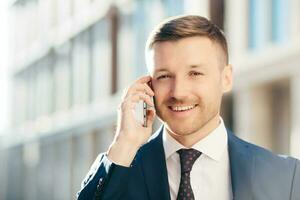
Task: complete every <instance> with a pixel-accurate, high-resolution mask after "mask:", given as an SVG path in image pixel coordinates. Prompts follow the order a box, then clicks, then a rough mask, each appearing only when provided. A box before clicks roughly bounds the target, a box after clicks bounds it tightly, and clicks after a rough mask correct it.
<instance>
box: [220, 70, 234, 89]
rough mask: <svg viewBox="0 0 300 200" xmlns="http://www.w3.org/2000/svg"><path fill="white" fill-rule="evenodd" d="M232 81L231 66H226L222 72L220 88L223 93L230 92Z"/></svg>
mask: <svg viewBox="0 0 300 200" xmlns="http://www.w3.org/2000/svg"><path fill="white" fill-rule="evenodd" d="M232 79H233V78H232V65H230V64H228V65H226V66H225V67H224V69H223V72H222V88H223V92H224V93H226V92H229V91H231V90H232V82H233V80H232Z"/></svg>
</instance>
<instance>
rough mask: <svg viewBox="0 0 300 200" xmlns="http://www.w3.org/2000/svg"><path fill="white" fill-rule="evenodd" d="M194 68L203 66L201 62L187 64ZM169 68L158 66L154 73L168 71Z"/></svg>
mask: <svg viewBox="0 0 300 200" xmlns="http://www.w3.org/2000/svg"><path fill="white" fill-rule="evenodd" d="M196 68H203V64H192V65H189V69H196ZM168 71H169V70H168V69H167V68H160V69H157V70H155V73H159V72H168Z"/></svg>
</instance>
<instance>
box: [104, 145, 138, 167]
mask: <svg viewBox="0 0 300 200" xmlns="http://www.w3.org/2000/svg"><path fill="white" fill-rule="evenodd" d="M139 148H140V145H136V144H132V143H130V142H128V141H127V140H117V141H114V142H113V143H112V144H111V145H110V147H109V149H108V151H107V156H108V159H109V160H110V161H112V162H113V163H115V164H118V165H121V166H125V167H129V166H130V165H131V163H132V161H133V159H134V157H135V155H136V153H137V151H138V149H139Z"/></svg>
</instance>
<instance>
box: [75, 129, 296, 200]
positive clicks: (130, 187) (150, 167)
mask: <svg viewBox="0 0 300 200" xmlns="http://www.w3.org/2000/svg"><path fill="white" fill-rule="evenodd" d="M162 130H163V128H160V129H159V130H158V131H157V132H156V133H155V134H154V135H153V137H151V139H150V140H149V142H147V143H146V144H145V145H143V146H142V147H141V148H140V149H139V151H138V152H137V154H136V157H135V159H134V160H133V162H132V164H131V167H123V166H119V165H116V164H113V163H111V162H110V161H109V160H108V159H107V157H106V155H105V154H103V153H102V154H100V155H99V156H98V158H97V159H96V161H95V162H94V164H93V166H92V167H91V170H90V172H89V173H88V174H87V176H86V178H85V180H84V181H83V183H82V189H81V191H80V192H78V199H79V200H88V199H91V200H92V199H102V200H117V199H122V200H170V192H169V183H168V174H167V167H166V160H165V154H164V148H163V142H162ZM227 132H228V149H229V159H230V170H231V183H232V192H233V199H234V200H300V162H299V160H297V159H295V158H291V157H284V156H278V155H275V154H273V153H271V152H269V151H268V150H265V149H263V148H261V147H258V146H256V145H253V144H250V143H248V142H245V141H243V140H241V139H239V138H238V137H236V136H235V135H233V134H232V133H231V132H230V131H227ZM220 184H222V183H220Z"/></svg>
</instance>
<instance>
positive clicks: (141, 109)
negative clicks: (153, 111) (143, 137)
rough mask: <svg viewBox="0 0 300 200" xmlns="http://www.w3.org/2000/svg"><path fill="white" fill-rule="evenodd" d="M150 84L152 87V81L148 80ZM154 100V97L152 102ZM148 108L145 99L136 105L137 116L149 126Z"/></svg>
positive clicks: (145, 125) (142, 122)
mask: <svg viewBox="0 0 300 200" xmlns="http://www.w3.org/2000/svg"><path fill="white" fill-rule="evenodd" d="M148 85H149V86H150V88H151V89H152V83H151V81H149V82H148ZM153 100H154V99H153V98H152V102H154V101H153ZM147 109H148V104H147V103H146V102H145V101H139V102H138V103H137V105H136V107H135V117H136V119H137V121H138V122H140V123H141V124H143V126H144V127H147V120H148V119H147Z"/></svg>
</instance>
